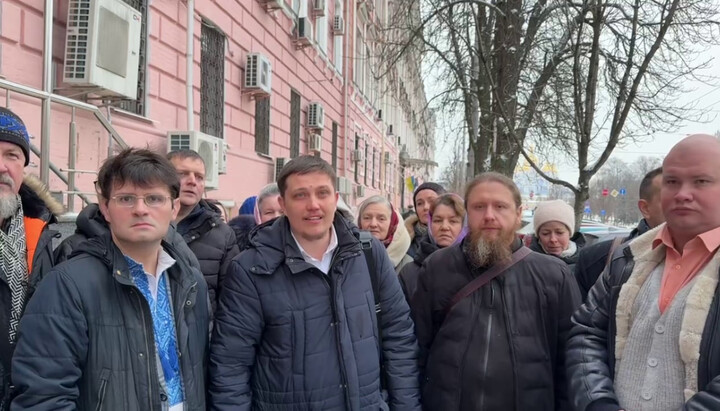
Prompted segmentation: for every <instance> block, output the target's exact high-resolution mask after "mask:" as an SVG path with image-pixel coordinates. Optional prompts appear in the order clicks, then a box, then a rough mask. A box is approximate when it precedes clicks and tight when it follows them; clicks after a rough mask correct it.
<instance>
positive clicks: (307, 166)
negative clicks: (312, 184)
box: [277, 155, 337, 198]
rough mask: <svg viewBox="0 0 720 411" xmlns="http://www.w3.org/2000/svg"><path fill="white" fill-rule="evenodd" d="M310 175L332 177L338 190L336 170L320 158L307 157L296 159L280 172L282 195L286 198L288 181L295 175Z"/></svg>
mask: <svg viewBox="0 0 720 411" xmlns="http://www.w3.org/2000/svg"><path fill="white" fill-rule="evenodd" d="M309 173H323V174H326V175H327V176H328V177H330V181H332V186H333V189H334V190H337V187H335V185H336V176H335V170H334V169H333V168H332V166H331V165H330V164H329V163H328V162H327V161H325V160H323V159H322V158H320V157H315V156H310V155H305V156H300V157H295V158H294V159H292V160H291V161H290V162H289V163H287V164H285V167H283V168H282V170H280V176H278V180H277V185H278V188H279V189H280V195H281V196H282V197H283V198H284V197H285V190H286V189H287V179H288V177H290V176H291V175H293V174H300V175H303V174H309Z"/></svg>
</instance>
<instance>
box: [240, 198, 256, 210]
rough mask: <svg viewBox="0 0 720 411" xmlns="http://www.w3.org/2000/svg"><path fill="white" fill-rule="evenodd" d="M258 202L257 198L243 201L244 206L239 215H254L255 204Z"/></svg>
mask: <svg viewBox="0 0 720 411" xmlns="http://www.w3.org/2000/svg"><path fill="white" fill-rule="evenodd" d="M256 202H257V196H252V197H248V198H246V199H245V201H243V203H242V205H241V206H240V212H239V213H238V214H239V215H243V214H249V215H253V214H254V213H255V203H256Z"/></svg>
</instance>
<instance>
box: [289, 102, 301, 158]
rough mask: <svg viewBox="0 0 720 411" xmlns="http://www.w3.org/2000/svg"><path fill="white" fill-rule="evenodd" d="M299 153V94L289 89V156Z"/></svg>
mask: <svg viewBox="0 0 720 411" xmlns="http://www.w3.org/2000/svg"><path fill="white" fill-rule="evenodd" d="M299 155H300V94H298V93H297V92H296V91H295V90H291V91H290V158H295V157H297V156H299Z"/></svg>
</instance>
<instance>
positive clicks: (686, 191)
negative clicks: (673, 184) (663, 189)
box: [675, 183, 692, 202]
mask: <svg viewBox="0 0 720 411" xmlns="http://www.w3.org/2000/svg"><path fill="white" fill-rule="evenodd" d="M691 188H692V187H690V184H685V183H683V184H681V185H680V188H678V190H677V192H676V193H675V200H677V201H680V202H686V201H690V200H692V191H691Z"/></svg>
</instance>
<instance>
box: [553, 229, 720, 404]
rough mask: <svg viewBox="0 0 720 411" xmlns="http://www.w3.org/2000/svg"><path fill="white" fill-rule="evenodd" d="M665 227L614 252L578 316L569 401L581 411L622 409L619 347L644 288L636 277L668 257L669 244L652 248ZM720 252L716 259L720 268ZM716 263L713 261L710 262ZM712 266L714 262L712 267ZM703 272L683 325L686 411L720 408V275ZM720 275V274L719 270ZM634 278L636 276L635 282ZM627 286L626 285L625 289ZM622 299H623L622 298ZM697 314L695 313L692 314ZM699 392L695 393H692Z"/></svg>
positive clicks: (572, 340)
mask: <svg viewBox="0 0 720 411" xmlns="http://www.w3.org/2000/svg"><path fill="white" fill-rule="evenodd" d="M663 226H664V225H661V226H659V227H656V228H654V229H652V230H650V231H648V232H646V233H645V234H643V235H641V236H639V237H638V238H636V239H634V240H633V241H632V242H630V243H628V244H625V245H623V246H622V247H620V248H619V249H617V250H615V252H614V253H613V256H612V259H611V261H610V265H609V267H608V269H606V270H605V271H603V273H602V275H601V277H600V278H599V279H598V281H597V282H596V283H595V285H594V286H593V287H592V288H591V289H590V293H589V294H588V297H587V301H586V302H585V304H584V305H583V306H582V307H581V308H580V309H579V310H578V311H577V312H576V313H575V314H574V315H573V323H574V326H573V328H572V330H571V332H570V338H569V341H568V353H567V368H568V378H569V379H570V382H571V384H570V399H571V401H572V403H573V405H574V406H575V409H576V410H582V411H586V410H587V411H596V410H597V411H603V410H613V411H615V410H618V409H619V408H620V407H619V405H618V399H617V396H616V395H615V389H614V385H613V378H614V376H615V366H616V345H617V342H618V341H621V342H622V344H624V343H625V342H626V341H627V338H628V336H629V332H630V329H631V327H630V324H629V323H628V318H630V314H629V313H630V312H631V311H632V305H633V300H634V299H633V298H628V296H629V295H630V293H631V291H632V290H639V289H640V288H641V287H642V285H641V284H639V283H635V280H634V278H635V279H636V278H637V275H638V274H640V273H647V272H649V271H651V270H652V269H654V268H655V267H656V266H657V265H658V264H660V263H661V262H663V261H664V259H665V250H666V249H665V246H664V245H660V246H658V247H657V248H655V249H653V248H652V241H653V239H654V238H655V236H656V235H657V233H658V232H659V231H660V230H661V229H662V227H663ZM718 258H719V257H718V255H717V252H716V254H715V257H714V259H713V260H715V264H717V259H718ZM711 262H712V261H711ZM708 264H710V263H708ZM703 271H704V270H701V272H700V273H698V277H697V282H696V286H697V287H693V290H691V292H690V294H689V295H688V297H687V301H686V304H685V313H684V316H683V322H682V325H681V331H680V335H681V336H684V337H682V338H680V339H679V341H678V343H679V350H680V353H687V355H685V354H683V363H682V364H677V366H678V367H683V369H684V375H685V383H686V384H687V385H688V386H694V387H695V389H694V390H692V389H690V388H689V387H688V386H686V388H685V394H686V403H685V405H684V406H683V410H688V411H710V410H720V348H718V347H720V287H717V275H720V273H718V272H716V271H713V272H712V273H710V274H712V275H714V276H715V279H714V280H710V281H708V279H707V278H705V277H704V276H703ZM718 271H720V270H718ZM631 277H632V278H631ZM626 285H627V287H626ZM621 293H622V295H623V296H624V297H623V298H619V297H620V296H621ZM691 310H692V311H691ZM693 391H694V392H693Z"/></svg>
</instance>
